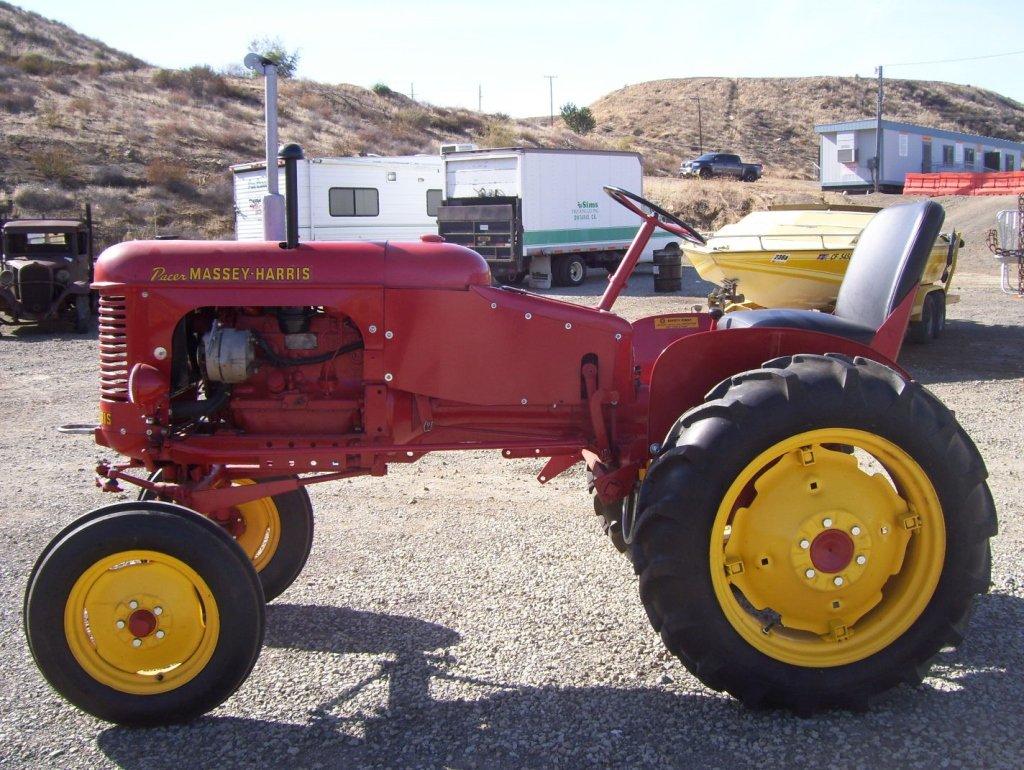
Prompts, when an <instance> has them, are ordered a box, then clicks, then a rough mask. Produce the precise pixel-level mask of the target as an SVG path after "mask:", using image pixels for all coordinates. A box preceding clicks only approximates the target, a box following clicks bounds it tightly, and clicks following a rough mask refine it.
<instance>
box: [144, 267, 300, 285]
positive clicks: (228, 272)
mask: <svg viewBox="0 0 1024 770" xmlns="http://www.w3.org/2000/svg"><path fill="white" fill-rule="evenodd" d="M311 275H312V273H311V270H310V268H309V267H190V268H188V273H187V274H186V273H183V272H172V271H170V270H168V269H167V268H166V267H154V268H153V273H152V275H150V277H149V279H150V280H151V281H163V282H168V281H170V282H175V281H308V280H309V279H310V277H311Z"/></svg>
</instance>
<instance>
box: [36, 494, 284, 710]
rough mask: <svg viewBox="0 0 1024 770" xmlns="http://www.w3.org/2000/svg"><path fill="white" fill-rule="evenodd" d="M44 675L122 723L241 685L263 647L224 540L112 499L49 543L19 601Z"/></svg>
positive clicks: (75, 699) (187, 514)
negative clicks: (22, 597) (105, 505)
mask: <svg viewBox="0 0 1024 770" xmlns="http://www.w3.org/2000/svg"><path fill="white" fill-rule="evenodd" d="M24 621H25V631H26V635H27V637H28V642H29V649H30V650H31V652H32V656H33V658H34V659H35V661H36V664H37V665H38V666H39V669H40V670H41V671H42V673H43V675H44V676H45V677H46V679H47V680H48V681H49V682H50V684H51V685H53V687H54V689H56V690H57V692H59V693H60V694H61V695H62V696H64V697H65V698H66V699H67V700H69V701H70V702H71V703H73V704H74V705H76V706H78V707H79V708H81V709H83V710H85V711H87V712H89V713H90V714H92V715H94V716H97V717H99V718H100V719H105V720H107V721H110V722H116V723H119V724H124V725H133V726H135V725H160V724H168V723H172V722H182V721H186V720H189V719H192V718H194V717H197V716H199V715H200V714H204V713H206V712H207V711H209V710H210V709H213V708H215V707H216V706H218V705H219V704H220V703H222V702H223V701H224V700H225V699H227V698H228V697H229V696H230V695H231V694H232V693H233V692H234V691H235V690H237V689H238V687H239V686H240V685H241V684H242V682H243V681H245V678H246V677H247V676H248V675H249V672H250V671H251V670H252V667H253V665H255V663H256V659H257V657H258V656H259V652H260V647H261V645H262V642H263V630H264V609H263V593H262V589H261V588H260V584H259V579H258V578H257V577H256V572H255V570H253V568H252V564H251V563H250V562H249V559H248V558H247V557H246V555H245V554H244V553H243V552H242V550H241V549H240V548H239V547H238V545H237V544H236V543H235V542H234V541H233V540H232V538H231V537H230V535H228V534H227V533H226V532H224V531H223V530H222V529H221V528H220V527H218V526H217V525H215V524H213V523H212V522H211V521H209V520H207V519H205V518H203V517H202V516H200V515H199V514H197V513H195V512H193V511H189V510H188V509H185V508H181V507H179V506H176V505H170V504H167V503H160V502H136V503H132V504H130V507H129V506H126V505H125V504H123V503H121V504H116V505H113V506H109V507H108V509H107V510H103V509H100V510H98V511H93V512H92V513H91V514H89V515H87V516H85V517H83V518H82V519H81V520H80V521H79V522H78V523H77V524H76V525H73V526H71V527H69V528H68V529H66V530H64V531H63V532H61V533H60V534H59V535H58V536H57V537H56V538H55V539H54V541H52V542H51V543H50V545H49V546H48V548H47V549H46V551H45V552H44V553H43V555H42V556H41V557H40V559H39V561H38V562H37V564H36V566H35V568H34V569H33V572H32V578H31V580H30V582H29V585H28V589H27V592H26V596H25V618H24Z"/></svg>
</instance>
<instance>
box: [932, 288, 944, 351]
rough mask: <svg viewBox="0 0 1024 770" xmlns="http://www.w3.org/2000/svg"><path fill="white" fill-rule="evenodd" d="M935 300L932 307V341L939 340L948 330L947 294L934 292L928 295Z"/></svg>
mask: <svg viewBox="0 0 1024 770" xmlns="http://www.w3.org/2000/svg"><path fill="white" fill-rule="evenodd" d="M928 296H929V297H932V298H934V303H935V304H934V305H933V306H932V339H933V340H937V339H938V338H939V337H941V336H942V333H943V332H944V331H945V330H946V293H945V292H942V291H933V292H932V293H931V294H929V295H928Z"/></svg>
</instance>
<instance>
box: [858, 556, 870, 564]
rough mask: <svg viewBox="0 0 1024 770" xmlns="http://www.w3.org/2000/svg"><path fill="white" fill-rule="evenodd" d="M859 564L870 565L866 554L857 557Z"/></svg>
mask: <svg viewBox="0 0 1024 770" xmlns="http://www.w3.org/2000/svg"><path fill="white" fill-rule="evenodd" d="M857 563H858V564H867V563H868V557H867V556H865V555H864V554H861V555H860V556H858V557H857Z"/></svg>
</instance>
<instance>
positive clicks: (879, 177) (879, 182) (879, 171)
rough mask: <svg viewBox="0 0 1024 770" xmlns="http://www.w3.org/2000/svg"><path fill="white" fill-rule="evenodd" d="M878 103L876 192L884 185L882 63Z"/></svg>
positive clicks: (876, 113) (879, 69)
mask: <svg viewBox="0 0 1024 770" xmlns="http://www.w3.org/2000/svg"><path fill="white" fill-rule="evenodd" d="M877 71H878V103H877V105H876V106H875V192H878V191H879V190H880V189H881V186H882V65H878V68H877Z"/></svg>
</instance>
